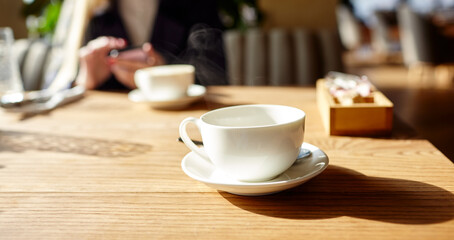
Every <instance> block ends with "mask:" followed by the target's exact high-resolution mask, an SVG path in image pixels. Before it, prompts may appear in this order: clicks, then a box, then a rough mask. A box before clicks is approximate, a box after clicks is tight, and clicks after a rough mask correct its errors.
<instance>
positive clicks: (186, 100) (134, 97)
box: [128, 84, 206, 109]
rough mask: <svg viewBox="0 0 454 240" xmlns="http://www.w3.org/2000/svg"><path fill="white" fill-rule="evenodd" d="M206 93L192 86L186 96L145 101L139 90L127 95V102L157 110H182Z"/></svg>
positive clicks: (201, 88) (201, 87) (203, 88)
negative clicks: (142, 104) (143, 104)
mask: <svg viewBox="0 0 454 240" xmlns="http://www.w3.org/2000/svg"><path fill="white" fill-rule="evenodd" d="M205 93H206V88H205V87H204V86H201V85H196V84H193V85H191V86H189V88H188V91H187V96H185V97H182V98H177V99H171V100H159V99H153V100H149V99H147V98H146V97H145V96H144V95H143V93H142V92H141V91H140V90H139V89H135V90H132V91H131V92H129V93H128V98H129V100H131V101H133V102H140V103H147V104H149V105H150V106H151V107H153V108H157V109H182V108H185V107H187V106H189V105H190V104H192V103H194V102H195V101H198V100H200V99H201V98H202V97H203V96H204V95H205Z"/></svg>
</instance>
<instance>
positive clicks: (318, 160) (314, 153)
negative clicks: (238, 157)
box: [181, 143, 329, 196]
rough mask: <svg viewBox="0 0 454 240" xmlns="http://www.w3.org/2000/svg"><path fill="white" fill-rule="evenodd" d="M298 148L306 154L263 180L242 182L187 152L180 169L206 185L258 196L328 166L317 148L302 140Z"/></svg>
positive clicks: (301, 181) (309, 175)
mask: <svg viewBox="0 0 454 240" xmlns="http://www.w3.org/2000/svg"><path fill="white" fill-rule="evenodd" d="M301 148H302V149H307V150H309V151H310V154H309V155H308V156H307V157H304V158H301V159H298V160H297V161H296V162H295V163H294V164H293V165H292V166H291V167H290V168H289V169H287V170H286V171H285V172H284V173H282V174H281V175H279V176H277V177H276V178H274V179H271V180H269V181H264V182H242V181H238V180H236V179H232V178H230V177H229V176H227V175H226V174H225V173H223V172H222V171H219V170H217V169H216V168H215V166H214V165H213V164H212V163H211V162H209V161H206V160H204V159H202V158H201V157H199V156H198V155H197V154H195V153H193V152H190V153H188V154H187V155H186V156H185V157H184V158H183V160H182V162H181V166H182V168H183V171H184V172H185V173H186V174H187V175H188V176H189V177H191V178H193V179H195V180H197V181H200V182H203V183H205V184H206V185H208V186H210V187H212V188H215V189H218V190H221V191H226V192H230V193H233V194H237V195H245V196H260V195H267V194H272V193H276V192H280V191H283V190H286V189H289V188H293V187H296V186H298V185H300V184H302V183H304V182H306V181H308V180H309V179H311V178H313V177H315V176H317V175H318V174H320V173H321V172H323V170H325V169H326V167H328V164H329V159H328V156H327V155H326V154H325V153H324V152H323V151H322V150H321V149H319V148H317V147H316V146H314V145H311V144H309V143H303V145H302V146H301Z"/></svg>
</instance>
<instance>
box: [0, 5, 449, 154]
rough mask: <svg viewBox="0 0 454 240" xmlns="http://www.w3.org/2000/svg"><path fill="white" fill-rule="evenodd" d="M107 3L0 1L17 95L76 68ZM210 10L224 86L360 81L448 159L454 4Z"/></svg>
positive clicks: (0, 18) (222, 7)
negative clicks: (219, 28) (342, 78)
mask: <svg viewBox="0 0 454 240" xmlns="http://www.w3.org/2000/svg"><path fill="white" fill-rule="evenodd" d="M130 1H131V2H136V1H137V0H130ZM213 1H214V0H213ZM81 2H84V3H85V8H84V9H81V7H80V6H79V5H80V4H81ZM107 2H108V1H101V0H77V1H76V0H0V27H9V28H11V29H12V31H13V33H14V38H15V43H14V45H13V51H14V55H15V56H16V60H17V61H18V64H19V70H20V76H21V79H22V82H23V86H24V89H25V90H27V91H31V90H38V89H42V88H45V87H46V85H47V84H48V81H49V78H50V79H51V80H53V78H52V76H55V74H56V72H57V71H58V70H57V69H59V68H61V67H63V66H65V65H66V64H69V65H71V64H72V66H73V70H74V69H76V67H75V66H76V65H77V60H78V59H77V58H78V50H79V48H80V47H81V42H82V41H81V39H82V38H83V36H82V35H83V32H84V28H85V26H86V22H87V21H89V20H88V19H89V18H90V17H92V16H96V14H98V13H99V12H100V11H103V8H105V4H106V3H107ZM128 2H129V0H128ZM191 2H192V1H191ZM194 2H196V1H194ZM78 4H79V5H78ZM217 7H218V14H219V16H220V19H221V20H222V24H223V29H224V31H223V32H222V35H221V36H222V40H223V51H224V55H225V65H226V68H225V69H226V70H225V71H226V76H227V79H228V84H231V85H277V86H281V85H282V86H304V87H315V83H316V80H317V79H319V78H323V77H324V76H325V75H326V73H328V72H329V71H339V72H345V73H350V74H355V75H361V76H362V75H365V76H367V77H368V79H369V80H370V81H371V82H372V83H373V84H374V85H375V86H376V87H377V88H378V89H379V90H380V91H382V92H383V93H384V94H385V95H386V96H387V97H388V98H389V99H390V100H391V101H392V102H393V104H394V112H395V115H396V117H397V118H399V119H400V120H401V121H403V122H404V123H406V124H408V125H409V126H410V127H411V128H412V129H414V131H415V132H417V133H418V134H419V135H420V136H422V137H423V138H426V139H428V140H429V141H431V142H432V143H433V144H434V145H435V146H436V147H437V148H438V149H440V150H441V151H442V152H443V153H444V154H445V155H446V156H447V157H448V158H449V159H451V161H452V160H453V159H454V148H453V142H454V108H453V106H452V104H453V103H454V0H339V1H337V0H318V1H313V0H279V1H275V0H235V1H233V0H218V1H217ZM67 62H70V63H67ZM73 72H77V71H73Z"/></svg>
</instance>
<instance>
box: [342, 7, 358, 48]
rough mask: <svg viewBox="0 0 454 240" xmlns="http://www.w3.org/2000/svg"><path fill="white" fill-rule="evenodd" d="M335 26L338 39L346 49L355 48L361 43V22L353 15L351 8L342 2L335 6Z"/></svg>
mask: <svg viewBox="0 0 454 240" xmlns="http://www.w3.org/2000/svg"><path fill="white" fill-rule="evenodd" d="M336 18H337V27H338V29H339V35H340V40H341V42H342V45H343V46H344V47H345V48H346V49H347V50H355V49H358V48H360V47H361V45H362V44H363V41H364V39H363V37H362V34H361V24H360V22H359V21H358V19H356V17H355V16H354V15H353V12H352V10H351V9H349V8H348V7H347V6H345V5H343V4H338V5H337V6H336Z"/></svg>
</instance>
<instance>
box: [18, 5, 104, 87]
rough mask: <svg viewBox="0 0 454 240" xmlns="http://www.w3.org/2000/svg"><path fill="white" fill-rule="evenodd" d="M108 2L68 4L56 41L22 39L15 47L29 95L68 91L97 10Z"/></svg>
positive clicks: (58, 25) (62, 12)
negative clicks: (61, 90) (86, 28)
mask: <svg viewBox="0 0 454 240" xmlns="http://www.w3.org/2000/svg"><path fill="white" fill-rule="evenodd" d="M102 2H106V1H105V0H78V1H76V0H65V1H64V2H63V4H62V8H61V12H60V17H59V19H58V23H57V27H56V30H55V33H54V35H53V37H52V39H47V38H40V39H18V40H16V42H15V44H14V52H15V55H16V59H17V60H18V61H19V66H20V69H21V76H22V80H23V83H24V89H25V90H26V91H33V90H41V89H45V88H48V89H50V90H53V91H58V90H60V89H63V88H67V87H68V86H69V85H70V84H71V83H72V81H73V80H74V79H75V77H76V75H77V69H78V60H79V48H80V47H81V44H82V38H83V33H84V32H85V27H86V24H87V22H88V20H89V18H90V17H91V15H92V13H93V11H94V9H95V8H96V7H97V6H98V5H100V4H102Z"/></svg>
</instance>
